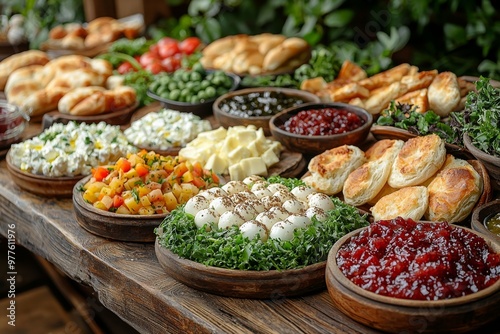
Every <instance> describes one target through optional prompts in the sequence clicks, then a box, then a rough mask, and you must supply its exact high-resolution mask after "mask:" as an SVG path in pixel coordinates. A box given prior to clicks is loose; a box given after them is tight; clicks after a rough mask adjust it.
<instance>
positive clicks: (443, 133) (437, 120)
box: [376, 101, 458, 144]
mask: <svg viewBox="0 0 500 334" xmlns="http://www.w3.org/2000/svg"><path fill="white" fill-rule="evenodd" d="M416 110H417V108H416V107H413V105H411V104H405V103H403V104H402V103H396V102H395V101H391V104H390V106H389V108H388V109H385V110H383V111H382V112H381V114H380V117H379V118H378V119H377V122H376V124H377V125H383V126H394V127H397V128H400V129H404V130H408V132H410V133H412V134H415V135H424V136H425V135H427V134H430V133H435V134H437V135H438V136H439V137H441V138H443V139H444V140H445V141H446V142H448V143H450V144H454V143H457V141H458V136H457V133H456V131H454V130H453V128H452V126H451V125H450V124H449V123H447V122H445V121H443V120H441V117H440V116H439V115H437V114H436V113H435V112H434V111H432V110H428V111H426V112H425V113H420V112H417V111H416Z"/></svg>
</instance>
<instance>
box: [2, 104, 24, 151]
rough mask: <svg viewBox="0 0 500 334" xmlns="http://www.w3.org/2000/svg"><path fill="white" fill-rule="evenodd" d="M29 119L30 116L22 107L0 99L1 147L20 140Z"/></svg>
mask: <svg viewBox="0 0 500 334" xmlns="http://www.w3.org/2000/svg"><path fill="white" fill-rule="evenodd" d="M28 121H29V116H28V115H27V114H26V113H24V112H23V111H22V110H21V108H19V107H18V106H16V105H13V104H10V103H8V102H7V101H5V100H0V148H7V147H9V146H10V145H11V144H13V143H16V142H18V141H19V140H20V139H21V135H22V133H23V131H24V129H25V128H26V125H27V124H28Z"/></svg>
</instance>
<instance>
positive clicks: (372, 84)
mask: <svg viewBox="0 0 500 334" xmlns="http://www.w3.org/2000/svg"><path fill="white" fill-rule="evenodd" d="M410 68H411V66H410V64H406V63H405V64H401V65H398V66H395V67H393V68H391V69H388V70H387V71H384V72H380V73H378V74H375V75H372V76H371V77H369V78H366V79H363V80H360V81H359V84H360V85H361V86H363V87H365V88H366V89H368V90H373V89H376V88H380V87H384V86H388V85H390V84H391V83H393V82H399V81H401V78H402V77H403V76H404V75H406V74H407V73H408V71H409V70H410Z"/></svg>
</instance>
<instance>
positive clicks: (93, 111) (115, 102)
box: [70, 86, 136, 116]
mask: <svg viewBox="0 0 500 334" xmlns="http://www.w3.org/2000/svg"><path fill="white" fill-rule="evenodd" d="M135 101H136V93H135V90H134V89H133V88H132V87H128V86H121V87H118V88H116V89H113V90H105V91H96V92H94V93H93V94H91V95H90V96H88V97H87V98H85V99H83V100H82V101H80V102H79V103H78V104H76V105H75V106H74V107H73V108H72V109H71V110H70V114H71V115H77V116H83V115H85V116H88V115H98V114H102V113H105V112H112V111H116V110H119V109H122V108H125V107H128V106H131V105H133V104H134V103H135Z"/></svg>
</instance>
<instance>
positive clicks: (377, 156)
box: [343, 139, 404, 206]
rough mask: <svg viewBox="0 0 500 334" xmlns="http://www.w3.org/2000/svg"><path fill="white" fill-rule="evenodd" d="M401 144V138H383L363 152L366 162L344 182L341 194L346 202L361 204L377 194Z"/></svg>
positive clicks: (355, 204)
mask: <svg viewBox="0 0 500 334" xmlns="http://www.w3.org/2000/svg"><path fill="white" fill-rule="evenodd" d="M403 144H404V142H403V141H402V140H396V139H384V140H380V141H378V142H376V143H375V144H374V145H372V147H370V149H368V150H367V151H366V152H365V157H366V159H368V162H366V163H364V164H363V165H362V166H360V167H358V168H356V169H355V170H354V171H353V172H352V173H350V174H349V176H348V177H347V179H346V181H345V183H344V187H343V194H344V200H345V202H346V203H347V204H350V205H354V206H359V205H363V204H365V203H367V202H368V201H370V200H371V199H373V198H374V197H375V196H377V194H378V193H379V192H380V191H381V190H382V188H383V187H384V185H385V184H386V182H387V179H388V178H389V174H390V172H391V168H392V164H393V162H394V160H395V159H396V156H397V155H398V153H399V151H400V150H401V148H402V147H403Z"/></svg>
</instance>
